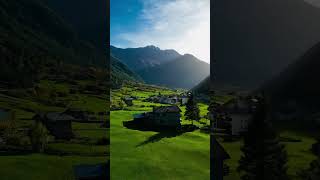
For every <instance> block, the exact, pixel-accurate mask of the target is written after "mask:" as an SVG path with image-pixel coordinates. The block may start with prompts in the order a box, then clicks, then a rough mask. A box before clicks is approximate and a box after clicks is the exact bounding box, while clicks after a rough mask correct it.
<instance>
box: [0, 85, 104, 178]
mask: <svg viewBox="0 0 320 180" xmlns="http://www.w3.org/2000/svg"><path fill="white" fill-rule="evenodd" d="M86 83H87V82H79V84H82V85H83V84H86ZM39 87H40V88H42V89H43V91H44V92H43V94H42V95H41V99H42V100H46V99H50V98H49V97H47V94H48V92H50V91H52V90H55V91H57V92H64V93H65V94H66V95H65V96H62V97H58V98H57V100H59V101H62V102H67V103H68V104H69V105H72V107H75V108H79V109H81V110H84V111H87V110H89V111H91V112H93V113H95V114H97V113H98V112H105V111H106V110H107V107H108V103H107V100H108V97H107V96H106V95H100V96H98V95H90V94H81V93H76V94H69V93H68V92H69V89H70V85H69V84H66V83H56V82H52V81H42V82H41V83H40V84H39ZM50 100H51V99H50ZM1 108H6V109H11V110H13V111H15V112H16V125H17V128H18V129H28V128H29V127H30V125H31V124H32V123H33V121H32V120H31V118H32V117H33V116H34V115H35V113H34V112H37V111H43V112H46V111H58V112H62V111H63V110H64V109H65V108H63V107H58V106H55V105H54V104H48V103H44V102H42V101H39V100H38V99H37V98H36V97H35V96H32V95H28V96H20V97H12V96H8V95H4V94H0V109H1ZM98 119H100V118H99V117H98ZM72 129H73V133H74V134H75V136H76V138H74V139H72V140H71V141H50V142H49V144H48V148H47V150H48V154H44V153H43V154H40V153H33V154H21V155H1V156H0V167H2V168H0V179H1V180H25V179H27V180H29V179H31V180H33V179H35V180H37V179H38V180H71V179H74V177H73V176H74V172H73V166H75V165H80V164H98V163H105V162H107V161H109V145H105V144H101V145H100V144H98V142H101V140H102V139H108V138H109V129H108V128H102V127H101V124H100V123H77V122H73V123H72ZM24 138H27V136H26V135H25V137H24ZM27 139H28V138H27ZM49 152H51V154H52V152H53V154H54V155H51V154H50V153H49ZM59 154H60V155H59Z"/></svg>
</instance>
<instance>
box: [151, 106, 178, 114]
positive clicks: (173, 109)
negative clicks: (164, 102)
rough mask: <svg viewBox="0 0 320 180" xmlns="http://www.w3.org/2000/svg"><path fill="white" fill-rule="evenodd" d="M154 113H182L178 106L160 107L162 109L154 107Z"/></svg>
mask: <svg viewBox="0 0 320 180" xmlns="http://www.w3.org/2000/svg"><path fill="white" fill-rule="evenodd" d="M153 112H156V113H165V112H171V113H180V112H181V109H180V108H179V107H178V106H160V107H154V109H153Z"/></svg>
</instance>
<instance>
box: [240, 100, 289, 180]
mask: <svg viewBox="0 0 320 180" xmlns="http://www.w3.org/2000/svg"><path fill="white" fill-rule="evenodd" d="M253 107H254V115H253V118H252V120H251V122H250V124H249V127H248V131H247V133H246V134H245V137H244V145H243V146H242V148H241V151H242V153H243V155H242V157H241V159H240V160H239V167H238V171H239V172H240V173H241V179H242V180H270V179H272V180H286V179H288V177H287V173H286V171H287V168H286V163H287V153H286V151H285V147H284V145H282V144H280V142H279V139H278V136H277V133H276V132H275V130H274V129H273V128H272V126H271V123H270V122H269V121H268V119H267V118H266V116H267V113H266V104H265V101H264V99H263V98H259V100H258V103H257V104H256V106H253Z"/></svg>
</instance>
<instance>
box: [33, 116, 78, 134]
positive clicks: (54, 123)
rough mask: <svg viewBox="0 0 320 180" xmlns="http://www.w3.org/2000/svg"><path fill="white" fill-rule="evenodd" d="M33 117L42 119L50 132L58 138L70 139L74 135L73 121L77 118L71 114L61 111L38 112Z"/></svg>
mask: <svg viewBox="0 0 320 180" xmlns="http://www.w3.org/2000/svg"><path fill="white" fill-rule="evenodd" d="M33 119H34V120H38V121H41V122H42V123H43V124H44V125H45V126H46V128H47V129H48V131H49V132H50V134H52V135H53V136H54V137H55V138H56V139H66V140H70V139H71V138H72V137H73V136H74V135H73V132H72V121H73V120H75V119H74V118H73V117H72V116H70V115H67V114H65V113H59V112H49V113H40V114H37V115H35V116H34V117H33Z"/></svg>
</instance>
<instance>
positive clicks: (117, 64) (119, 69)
mask: <svg viewBox="0 0 320 180" xmlns="http://www.w3.org/2000/svg"><path fill="white" fill-rule="evenodd" d="M110 62H111V82H112V86H113V87H114V88H115V87H118V86H120V85H121V84H122V83H123V82H125V81H129V82H143V80H142V78H141V77H140V76H139V75H137V74H136V73H134V72H133V71H131V70H130V69H129V67H128V66H127V65H125V64H123V63H122V62H121V61H120V60H118V59H117V58H115V57H113V56H112V55H110Z"/></svg>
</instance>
